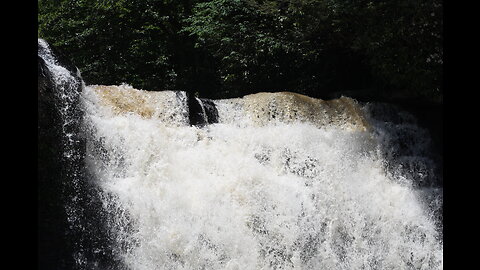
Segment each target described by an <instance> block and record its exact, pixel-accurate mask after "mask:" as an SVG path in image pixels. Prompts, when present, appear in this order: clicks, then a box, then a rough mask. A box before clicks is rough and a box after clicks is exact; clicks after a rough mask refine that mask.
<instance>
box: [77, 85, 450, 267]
mask: <svg viewBox="0 0 480 270" xmlns="http://www.w3.org/2000/svg"><path fill="white" fill-rule="evenodd" d="M82 99H83V106H84V110H85V114H86V116H85V123H84V128H85V133H86V134H85V136H86V138H87V162H88V164H87V166H88V170H89V171H91V172H92V174H93V175H95V183H96V184H97V185H98V186H99V187H100V189H99V190H100V193H101V197H102V202H103V208H104V210H105V212H106V213H107V215H106V218H105V222H106V225H107V228H109V230H110V232H111V234H112V235H113V236H114V239H115V241H114V242H115V243H116V244H115V245H114V247H113V249H114V250H115V252H114V253H115V254H116V256H118V257H119V258H120V259H121V261H122V262H123V263H124V265H125V267H126V268H128V269H442V268H443V244H442V236H441V233H440V232H441V227H440V225H439V224H438V222H437V220H436V216H437V215H438V213H437V212H438V211H439V204H441V196H440V195H441V188H435V187H433V188H432V187H429V186H425V185H423V186H421V185H420V187H419V184H418V183H419V182H422V181H423V180H424V179H426V178H428V177H432V174H433V171H431V170H429V168H430V167H429V166H430V165H431V164H430V163H429V160H428V158H425V155H422V153H421V151H422V149H423V148H425V147H427V146H426V145H427V144H428V141H423V140H424V137H423V136H422V135H424V134H422V133H421V132H422V130H421V129H419V128H418V127H415V126H413V125H412V124H411V123H407V124H403V126H401V127H402V130H401V131H392V129H393V127H392V126H390V130H389V129H388V127H387V126H386V124H385V122H384V121H383V122H382V121H377V122H376V121H375V119H373V118H371V114H369V110H368V106H366V105H360V104H358V103H357V102H356V101H355V100H352V99H349V98H345V97H343V98H341V99H338V100H332V101H322V100H318V99H312V98H308V97H305V96H301V95H298V94H293V93H259V94H254V95H249V96H245V97H243V98H237V99H225V100H214V101H213V103H214V104H215V107H216V109H217V110H218V123H214V124H209V125H205V126H202V127H198V126H191V125H190V124H189V122H188V107H187V106H186V104H187V103H186V102H187V101H186V100H187V98H186V95H185V93H184V92H179V91H162V92H147V91H141V90H136V89H133V88H132V87H130V86H128V85H120V86H98V85H92V86H87V87H86V88H85V89H84V91H83V96H82ZM396 127H399V125H396ZM409 128H410V129H409ZM399 132H400V133H399ZM401 132H403V133H401ZM406 133H408V134H410V135H411V134H413V135H416V137H415V136H414V139H411V140H409V141H408V143H409V144H411V145H413V146H412V147H410V148H409V149H410V150H408V151H410V152H408V151H407V152H408V153H404V154H403V155H402V156H398V155H397V156H393V155H392V153H391V152H390V151H394V150H395V146H394V144H393V143H392V141H394V140H395V136H400V135H399V134H406ZM415 138H416V139H415ZM419 138H420V139H419ZM422 147H423V148H422ZM412 149H413V150H412ZM395 158H396V159H397V160H396V162H392V159H395ZM401 158H403V162H402V160H400V159H401ZM399 160H400V161H399ZM392 164H396V165H399V164H400V165H402V166H395V165H392ZM408 164H410V165H411V164H416V165H417V166H416V167H415V166H410V167H408V166H407V165H408ZM432 205H433V206H432Z"/></svg>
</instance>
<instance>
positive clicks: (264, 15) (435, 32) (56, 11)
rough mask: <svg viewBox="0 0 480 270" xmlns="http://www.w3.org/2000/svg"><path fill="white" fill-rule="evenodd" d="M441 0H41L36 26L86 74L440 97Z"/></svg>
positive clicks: (90, 77)
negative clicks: (37, 24)
mask: <svg viewBox="0 0 480 270" xmlns="http://www.w3.org/2000/svg"><path fill="white" fill-rule="evenodd" d="M442 29H443V7H442V3H441V1H439V0H429V1H424V0H388V1H387V0H378V1H366V0H355V1H354V0H277V1H273V0H207V1H205V0H204V1H202V0H189V1H173V0H170V1H169V0H145V1H133V0H120V1H107V0H104V1H94V0H76V1H73V0H70V1H68V0H56V1H55V0H40V1H39V35H40V36H41V37H42V38H45V39H46V40H47V41H48V42H50V43H51V44H53V45H54V46H56V47H58V48H59V49H60V50H61V51H63V52H65V53H66V54H67V55H68V57H70V58H71V59H72V61H73V62H74V63H75V64H76V65H77V66H78V67H79V68H80V70H81V71H82V75H83V77H84V79H85V80H86V81H87V83H99V84H100V83H101V84H119V83H121V82H126V83H129V84H132V85H133V86H136V87H138V88H143V89H150V90H158V89H172V88H175V89H181V90H187V91H192V92H198V93H199V94H200V95H201V96H205V97H215V98H218V97H230V96H239V95H244V94H247V93H251V92H257V91H282V90H287V91H296V92H300V93H304V94H308V95H310V96H317V97H328V96H331V95H332V93H334V92H337V91H353V92H355V91H367V92H368V93H369V94H370V95H376V96H385V97H388V96H399V97H408V98H428V99H437V100H438V99H441V97H442V92H443V90H442V76H443V74H442V65H443V63H442V58H443V54H442V51H443V46H442V42H443V32H442Z"/></svg>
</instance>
